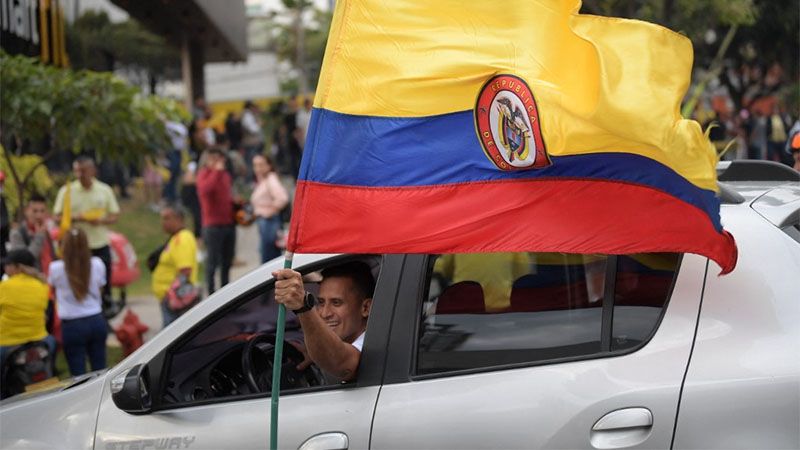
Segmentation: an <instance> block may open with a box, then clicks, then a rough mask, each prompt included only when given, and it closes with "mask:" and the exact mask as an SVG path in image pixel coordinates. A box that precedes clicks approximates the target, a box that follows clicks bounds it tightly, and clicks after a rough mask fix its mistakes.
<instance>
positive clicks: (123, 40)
mask: <svg viewBox="0 0 800 450" xmlns="http://www.w3.org/2000/svg"><path fill="white" fill-rule="evenodd" d="M66 34H67V49H68V53H69V55H70V60H71V62H72V66H73V67H75V68H79V69H89V70H95V71H103V72H109V71H113V70H115V69H122V70H125V71H126V72H128V73H129V74H130V75H133V76H131V77H130V78H136V79H138V80H140V82H139V84H141V85H142V86H147V87H148V89H149V90H150V93H151V94H152V93H155V85H156V83H157V82H158V81H159V80H161V79H178V78H180V55H179V54H178V51H177V50H176V49H175V48H174V47H173V46H170V45H167V43H166V42H165V41H164V39H163V38H162V37H161V36H158V35H156V34H153V33H151V32H150V31H148V30H146V29H145V28H144V27H143V26H142V25H141V24H139V22H137V21H135V20H133V19H128V20H127V21H125V22H121V23H112V22H111V20H110V19H109V17H108V15H107V14H106V13H105V12H104V11H93V10H89V11H86V12H85V13H83V15H81V16H80V17H79V18H78V19H77V20H75V22H74V23H73V24H71V25H70V26H68V27H67V31H66Z"/></svg>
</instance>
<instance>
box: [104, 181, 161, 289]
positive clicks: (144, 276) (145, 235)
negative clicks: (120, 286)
mask: <svg viewBox="0 0 800 450" xmlns="http://www.w3.org/2000/svg"><path fill="white" fill-rule="evenodd" d="M137 191H138V190H137V189H136V188H133V187H131V189H130V192H131V198H130V199H126V200H120V209H121V212H120V216H119V220H118V221H117V223H115V224H114V225H113V226H112V228H113V229H114V231H117V232H118V233H122V234H123V235H125V237H126V238H128V241H129V242H130V243H131V245H133V249H134V250H135V251H136V259H137V262H138V263H139V271H140V273H141V276H140V277H139V279H138V280H136V281H134V282H133V283H132V284H130V285H128V286H127V292H128V295H134V296H136V295H151V294H152V291H151V290H150V270H149V269H148V268H147V255H149V254H150V252H152V251H153V250H155V249H156V248H158V247H159V246H160V245H162V244H164V242H165V241H166V240H167V235H166V234H165V233H164V231H163V230H162V229H161V218H160V217H159V215H158V213H155V212H153V211H152V210H151V209H150V208H149V207H148V205H147V203H146V202H144V201H143V200H142V196H141V194H140V193H139V192H137ZM115 296H116V295H115Z"/></svg>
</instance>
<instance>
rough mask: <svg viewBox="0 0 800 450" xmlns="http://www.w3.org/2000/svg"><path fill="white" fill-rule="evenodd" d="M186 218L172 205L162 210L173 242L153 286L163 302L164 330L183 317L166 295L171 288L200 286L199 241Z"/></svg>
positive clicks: (164, 252) (160, 262)
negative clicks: (198, 266) (174, 285)
mask: <svg viewBox="0 0 800 450" xmlns="http://www.w3.org/2000/svg"><path fill="white" fill-rule="evenodd" d="M185 218H186V213H185V211H184V210H183V208H181V207H180V206H176V205H171V204H168V205H166V206H164V207H162V208H161V227H162V228H163V229H164V232H165V233H167V234H168V235H169V236H170V238H169V241H167V244H166V245H165V246H164V249H163V250H162V251H161V255H159V257H158V264H156V268H155V270H153V280H152V286H153V294H155V296H156V298H157V299H158V300H159V301H161V316H162V318H163V319H164V320H163V326H164V327H166V326H167V325H169V324H170V323H172V322H173V321H174V320H175V319H177V318H178V317H179V316H180V315H181V314H182V313H183V311H174V310H172V309H170V308H169V304H168V302H167V299H166V295H167V291H169V289H170V286H172V285H173V283H175V281H176V280H179V283H180V284H184V283H186V282H189V283H191V284H192V285H194V284H197V241H196V240H195V238H194V234H193V233H192V232H191V231H189V230H187V229H186V226H185ZM181 277H182V278H181Z"/></svg>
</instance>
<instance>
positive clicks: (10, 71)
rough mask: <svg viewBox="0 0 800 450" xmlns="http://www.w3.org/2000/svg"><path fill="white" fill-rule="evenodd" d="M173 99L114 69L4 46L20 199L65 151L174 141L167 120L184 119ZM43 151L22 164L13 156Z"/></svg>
mask: <svg viewBox="0 0 800 450" xmlns="http://www.w3.org/2000/svg"><path fill="white" fill-rule="evenodd" d="M181 111H182V110H181V109H180V107H179V106H178V105H177V104H176V103H175V102H173V101H171V100H166V99H162V98H159V97H155V96H143V95H141V94H140V92H139V89H137V88H136V87H133V86H131V85H129V84H127V83H125V82H124V81H122V80H120V79H119V78H117V77H115V76H113V75H112V74H109V73H98V72H92V71H87V70H82V71H73V70H69V69H59V68H55V67H52V66H46V65H43V64H40V63H39V62H38V61H37V60H36V59H34V58H27V57H23V56H9V55H7V54H5V53H4V52H3V53H0V130H2V139H3V148H4V150H3V156H2V157H3V158H4V159H5V162H6V164H7V166H8V168H9V171H10V172H11V178H12V179H13V180H14V183H15V184H16V185H17V197H18V202H19V203H18V204H21V203H22V199H23V196H24V193H25V192H26V191H27V187H28V184H29V183H30V181H31V179H32V177H34V176H35V174H36V171H37V169H38V168H39V167H41V166H42V165H44V164H46V163H47V162H48V161H49V160H50V159H51V158H53V157H54V156H55V155H56V154H57V153H59V152H64V151H68V152H72V153H75V154H78V153H80V152H83V151H88V150H92V151H94V153H95V155H96V157H97V158H98V159H111V160H118V161H126V162H131V161H135V160H138V159H140V158H142V157H143V156H145V155H149V154H151V153H153V152H154V150H156V149H158V148H167V147H168V146H169V145H170V143H169V139H168V136H167V132H166V129H165V124H164V122H165V120H181V119H182V114H183V113H182V112H181ZM22 154H35V155H38V156H39V157H40V159H39V160H38V161H37V162H36V163H35V164H29V165H27V166H26V167H25V168H24V169H23V168H22V167H21V166H18V165H17V164H16V162H17V161H18V159H16V158H13V157H12V156H21V155H22Z"/></svg>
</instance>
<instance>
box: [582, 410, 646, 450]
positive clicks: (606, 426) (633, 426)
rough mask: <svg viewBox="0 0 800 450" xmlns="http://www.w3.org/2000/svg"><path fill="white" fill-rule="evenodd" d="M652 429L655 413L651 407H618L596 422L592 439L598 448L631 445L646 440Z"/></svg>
mask: <svg viewBox="0 0 800 450" xmlns="http://www.w3.org/2000/svg"><path fill="white" fill-rule="evenodd" d="M652 429H653V413H651V412H650V410H649V409H647V408H625V409H618V410H616V411H611V412H610V413H608V414H606V415H605V416H603V417H601V418H600V420H598V421H597V422H595V424H594V426H593V427H592V433H591V438H590V441H591V443H592V446H593V447H594V448H598V449H610V448H625V447H631V446H634V445H639V444H641V443H642V442H644V441H646V440H647V438H648V437H650V432H651V431H652Z"/></svg>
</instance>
